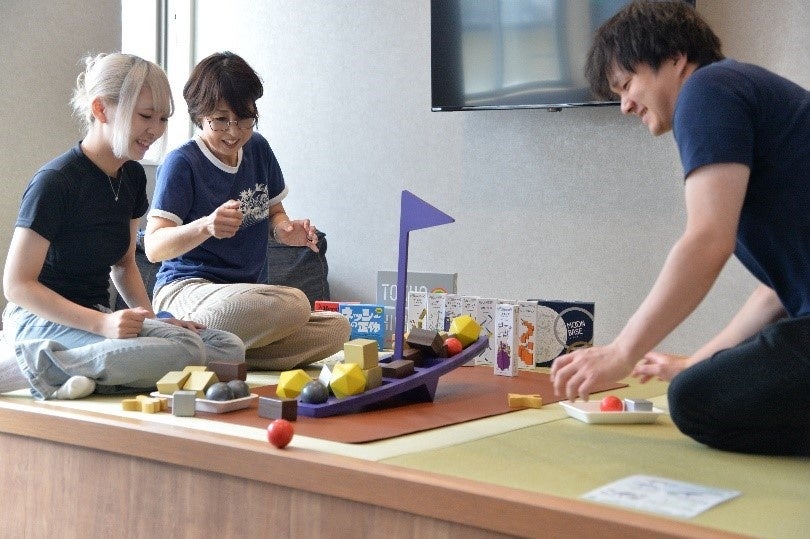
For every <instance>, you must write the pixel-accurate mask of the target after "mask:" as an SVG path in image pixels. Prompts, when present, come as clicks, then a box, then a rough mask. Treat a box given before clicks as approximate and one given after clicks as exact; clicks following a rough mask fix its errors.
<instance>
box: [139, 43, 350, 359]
mask: <svg viewBox="0 0 810 539" xmlns="http://www.w3.org/2000/svg"><path fill="white" fill-rule="evenodd" d="M263 91H264V90H263V86H262V82H261V79H260V78H259V76H258V75H257V74H256V72H255V71H254V70H253V68H251V67H250V65H248V64H247V62H245V61H244V60H243V59H242V58H241V57H239V56H238V55H236V54H233V53H230V52H222V53H215V54H212V55H211V56H209V57H207V58H205V59H204V60H202V61H201V62H200V63H199V64H198V65H197V66H196V67H195V68H194V69H193V70H192V73H191V75H190V77H189V80H188V81H187V82H186V85H185V88H184V89H183V97H184V98H185V100H186V103H187V105H188V112H189V116H190V117H191V120H192V122H193V123H194V124H195V125H196V126H197V128H198V129H199V132H198V133H197V134H196V135H195V136H194V138H193V139H192V140H190V141H189V142H187V143H186V144H184V145H183V146H181V147H179V148H177V149H176V150H174V151H172V152H170V153H169V154H168V155H167V157H166V160H165V162H164V163H163V165H161V167H160V169H159V170H158V174H157V180H156V185H155V195H154V200H153V203H152V209H151V210H150V212H149V216H148V222H147V227H146V234H145V237H144V246H145V251H146V255H147V256H148V257H149V259H150V260H152V261H161V262H162V264H161V267H160V270H159V271H158V274H157V279H156V283H155V291H154V297H153V301H154V304H155V307H156V308H158V309H161V310H166V311H170V312H172V313H173V314H174V315H175V316H177V317H178V318H181V319H183V320H189V321H194V322H198V323H201V324H205V325H206V326H208V327H214V328H219V329H224V330H227V331H230V332H232V333H235V334H236V335H238V336H239V337H241V338H242V340H243V341H244V343H245V347H246V349H247V352H246V361H247V363H248V367H249V368H251V369H258V370H288V369H292V368H294V367H298V366H301V365H305V364H308V363H311V362H313V361H317V360H319V359H323V358H324V357H327V356H329V355H331V354H334V353H335V352H337V351H338V350H340V349H341V348H342V347H343V343H344V342H346V340H348V338H349V334H350V327H349V323H348V321H347V320H346V319H345V318H344V317H343V316H341V315H340V314H338V313H322V312H314V313H313V312H311V311H310V303H309V299H308V298H307V296H306V295H305V294H304V293H303V292H302V291H300V290H298V289H297V288H291V287H286V286H277V285H268V284H263V283H259V279H260V277H261V275H262V272H263V269H264V266H265V264H266V262H267V247H268V241H269V236H270V235H271V234H272V236H273V238H274V239H275V240H276V241H277V242H279V243H283V244H286V245H294V246H306V247H309V248H310V249H312V250H313V251H316V252H317V250H318V247H317V245H316V242H317V236H316V230H315V227H314V226H312V225H311V224H310V222H309V220H308V219H303V220H292V219H290V218H289V217H288V216H287V214H286V212H285V211H284V206H283V205H282V200H283V199H284V198H285V197H286V196H287V186H286V184H285V183H284V177H283V175H282V173H281V168H280V167H279V164H278V162H277V161H276V158H275V155H274V154H273V151H272V150H271V149H270V145H269V144H268V142H267V140H266V139H265V138H264V137H263V136H262V135H260V134H259V133H257V132H255V131H254V127H255V126H256V121H257V118H258V110H257V108H256V101H257V100H258V99H259V98H260V97H261V96H262V94H263Z"/></svg>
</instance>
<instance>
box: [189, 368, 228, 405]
mask: <svg viewBox="0 0 810 539" xmlns="http://www.w3.org/2000/svg"><path fill="white" fill-rule="evenodd" d="M217 382H219V379H218V378H217V375H216V373H215V372H214V371H199V370H193V371H191V373H190V374H189V377H188V380H186V383H185V384H183V387H182V389H185V390H187V391H194V392H196V393H197V397H199V398H201V399H204V398H205V390H206V389H208V388H209V387H211V385H212V384H215V383H217Z"/></svg>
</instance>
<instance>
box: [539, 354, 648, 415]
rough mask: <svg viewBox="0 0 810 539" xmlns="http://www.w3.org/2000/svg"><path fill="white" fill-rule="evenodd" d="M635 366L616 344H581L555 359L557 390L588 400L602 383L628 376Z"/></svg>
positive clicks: (563, 394)
mask: <svg viewBox="0 0 810 539" xmlns="http://www.w3.org/2000/svg"><path fill="white" fill-rule="evenodd" d="M632 368H633V367H632V364H631V363H630V361H629V360H628V359H627V358H625V357H623V355H622V354H621V353H620V352H619V350H618V347H616V346H615V345H614V344H609V345H607V346H594V347H591V348H580V349H579V350H575V351H573V352H571V353H570V354H565V355H562V356H560V357H558V358H556V359H555V360H554V363H552V365H551V382H552V383H553V384H554V393H556V394H557V395H559V396H565V397H566V398H567V399H568V400H572V401H573V400H576V399H577V397H580V398H582V399H583V400H588V395H590V393H591V391H592V390H593V388H595V387H597V385H598V384H600V383H603V382H617V381H619V380H621V379H623V378H626V377H627V376H628V375H629V374H630V371H631V370H632Z"/></svg>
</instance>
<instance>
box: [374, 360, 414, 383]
mask: <svg viewBox="0 0 810 539" xmlns="http://www.w3.org/2000/svg"><path fill="white" fill-rule="evenodd" d="M380 367H382V375H383V376H384V377H386V378H405V377H406V376H410V375H411V374H413V372H414V369H413V361H410V360H407V359H395V360H393V361H390V362H388V363H380Z"/></svg>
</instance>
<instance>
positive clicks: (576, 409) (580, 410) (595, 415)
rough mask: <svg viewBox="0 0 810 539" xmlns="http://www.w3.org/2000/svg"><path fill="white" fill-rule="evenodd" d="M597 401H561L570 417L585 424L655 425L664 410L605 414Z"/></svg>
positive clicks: (654, 409) (655, 409)
mask: <svg viewBox="0 0 810 539" xmlns="http://www.w3.org/2000/svg"><path fill="white" fill-rule="evenodd" d="M599 404H600V402H599V401H598V400H597V401H587V402H585V401H576V402H571V401H560V405H561V406H562V407H563V408H565V411H566V412H567V413H568V415H569V416H571V417H573V418H574V419H579V420H580V421H584V422H585V423H593V424H620V423H625V424H627V423H655V421H656V420H657V419H658V416H660V415H661V414H663V413H664V411H663V410H661V409H659V408H655V407H653V409H652V411H651V412H603V411H601V410H599Z"/></svg>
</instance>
